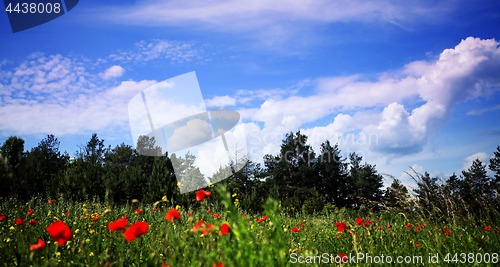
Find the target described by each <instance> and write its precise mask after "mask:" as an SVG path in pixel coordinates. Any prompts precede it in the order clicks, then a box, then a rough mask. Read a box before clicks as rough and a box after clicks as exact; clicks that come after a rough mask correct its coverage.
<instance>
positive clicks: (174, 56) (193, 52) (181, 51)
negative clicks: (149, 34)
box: [109, 39, 202, 63]
mask: <svg viewBox="0 0 500 267" xmlns="http://www.w3.org/2000/svg"><path fill="white" fill-rule="evenodd" d="M201 54H202V51H201V50H199V49H196V48H194V44H193V43H188V42H178V41H169V40H158V39H155V40H153V41H152V42H149V43H148V42H146V41H140V42H139V43H137V44H135V49H133V50H128V51H120V52H118V53H116V54H112V55H110V56H109V58H110V59H112V60H118V61H124V62H148V61H151V60H155V59H163V60H170V62H172V63H183V62H186V61H191V60H193V59H200V58H201V57H202V56H201Z"/></svg>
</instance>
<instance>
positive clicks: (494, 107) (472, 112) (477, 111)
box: [467, 105, 500, 115]
mask: <svg viewBox="0 0 500 267" xmlns="http://www.w3.org/2000/svg"><path fill="white" fill-rule="evenodd" d="M497 109H500V105H496V106H493V107H486V108H482V109H480V110H476V109H474V110H470V111H468V112H467V115H481V114H483V113H485V112H488V111H492V110H497Z"/></svg>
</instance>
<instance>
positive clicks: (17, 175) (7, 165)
mask: <svg viewBox="0 0 500 267" xmlns="http://www.w3.org/2000/svg"><path fill="white" fill-rule="evenodd" d="M0 155H1V157H2V161H3V175H2V184H3V186H2V187H6V188H5V189H4V190H5V191H4V194H6V195H14V196H16V197H20V198H23V199H25V198H27V195H28V192H26V190H27V184H26V180H25V177H26V174H25V173H24V168H23V166H22V165H23V161H24V159H25V153H24V140H23V139H22V138H19V137H17V136H11V137H9V138H8V139H7V140H6V141H5V143H4V144H3V145H2V147H1V148H0ZM7 188H8V189H7Z"/></svg>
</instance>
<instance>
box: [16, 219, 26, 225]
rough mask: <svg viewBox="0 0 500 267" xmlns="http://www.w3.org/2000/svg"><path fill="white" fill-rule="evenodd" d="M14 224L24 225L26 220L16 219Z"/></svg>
mask: <svg viewBox="0 0 500 267" xmlns="http://www.w3.org/2000/svg"><path fill="white" fill-rule="evenodd" d="M14 222H15V223H16V225H21V224H23V223H24V219H15V220H14Z"/></svg>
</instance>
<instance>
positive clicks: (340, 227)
mask: <svg viewBox="0 0 500 267" xmlns="http://www.w3.org/2000/svg"><path fill="white" fill-rule="evenodd" d="M335 226H337V230H338V231H339V232H343V231H344V230H345V229H347V226H346V225H345V223H344V222H341V223H339V222H337V223H335Z"/></svg>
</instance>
